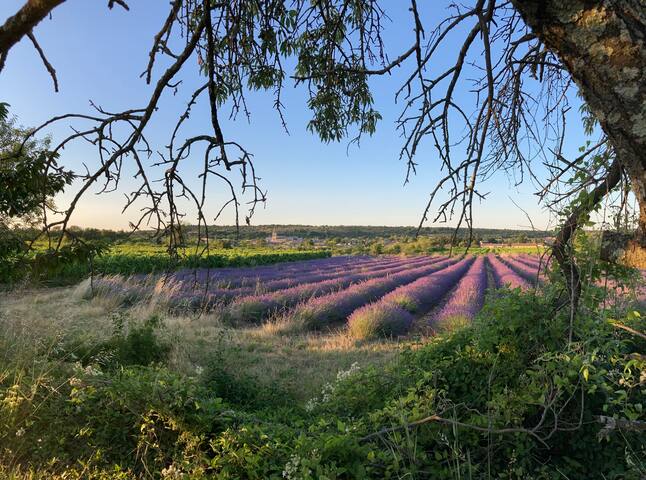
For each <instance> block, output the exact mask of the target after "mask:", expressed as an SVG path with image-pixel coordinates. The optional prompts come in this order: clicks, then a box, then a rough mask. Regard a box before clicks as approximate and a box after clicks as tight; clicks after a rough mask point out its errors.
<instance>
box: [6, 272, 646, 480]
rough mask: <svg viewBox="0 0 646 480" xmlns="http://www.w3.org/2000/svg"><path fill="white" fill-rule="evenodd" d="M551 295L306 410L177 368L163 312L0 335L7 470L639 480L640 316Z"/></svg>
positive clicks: (28, 473) (519, 297)
mask: <svg viewBox="0 0 646 480" xmlns="http://www.w3.org/2000/svg"><path fill="white" fill-rule="evenodd" d="M592 264H593V263H591V265H592ZM582 265H583V266H584V267H585V262H582ZM583 270H584V271H586V270H585V268H584V269H583ZM587 271H588V272H589V274H590V276H591V277H592V276H598V274H596V273H594V269H593V268H590V269H588V270H587ZM560 290H561V286H560V285H559V284H558V282H555V283H554V284H553V285H552V286H551V287H548V288H547V290H546V291H545V292H544V293H543V294H542V295H540V296H538V295H534V294H533V293H521V292H520V291H517V290H516V291H502V292H499V293H496V294H492V295H490V298H489V299H488V301H487V303H486V306H485V308H484V309H483V310H482V312H481V313H480V314H479V315H478V317H477V318H476V320H475V322H474V323H473V325H471V326H468V327H465V328H463V329H460V330H457V331H455V332H453V333H452V334H447V335H444V336H441V337H437V338H435V339H434V340H432V341H431V342H429V343H427V344H424V345H419V346H417V347H416V348H410V349H408V350H407V351H406V352H404V353H403V354H402V355H401V357H400V358H399V359H398V361H396V362H394V363H392V364H391V365H389V366H388V367H386V368H385V369H377V368H371V367H366V368H359V367H358V366H353V367H352V368H351V369H350V370H348V371H344V372H339V375H338V377H337V379H336V381H334V382H331V383H330V384H328V385H326V386H325V387H324V388H323V390H322V391H321V392H320V394H319V395H317V396H316V397H315V398H312V399H311V400H310V401H309V402H307V404H305V405H295V404H294V402H293V401H290V399H289V398H287V397H286V396H285V395H284V394H283V393H282V392H281V391H280V386H276V389H275V391H272V392H269V391H266V390H260V389H259V388H258V385H257V383H256V381H255V379H254V378H251V377H247V376H245V374H244V372H241V373H240V374H239V375H232V374H231V372H227V371H225V370H223V367H222V362H221V361H219V360H218V358H219V357H218V353H217V352H214V354H213V361H212V362H209V364H208V365H205V366H204V367H203V368H202V369H199V370H196V371H195V373H194V375H191V376H188V377H187V376H183V375H180V374H179V373H177V372H174V371H172V370H171V369H170V368H169V367H168V364H167V358H168V355H169V352H170V350H169V348H170V347H169V343H168V340H167V339H165V336H164V329H163V324H162V322H161V321H160V319H158V318H151V319H149V320H147V321H145V322H144V323H136V322H135V323H133V322H132V321H130V320H128V319H127V318H125V317H116V320H115V323H114V325H115V328H114V332H113V334H112V335H111V336H110V337H109V338H107V339H103V340H98V339H96V338H93V337H92V336H91V335H87V334H85V335H83V336H82V337H80V338H79V337H78V336H77V337H74V338H57V339H43V341H42V344H41V345H40V346H36V347H34V350H33V351H32V352H28V351H26V350H25V349H24V348H20V347H19V346H17V345H15V344H14V343H12V342H9V341H4V340H3V338H2V337H0V459H2V460H1V461H0V475H4V476H10V477H11V476H13V478H65V479H69V478H100V479H108V478H133V477H142V478H187V479H188V478H225V479H226V478H229V479H241V478H252V479H266V478H288V479H314V478H328V479H334V478H338V479H341V478H434V479H436V478H438V479H442V478H474V479H476V478H501V479H511V478H530V479H542V478H545V479H548V478H550V479H551V478H603V479H620V478H621V479H635V480H637V479H641V478H643V477H644V475H646V462H645V461H644V459H645V458H646V436H645V435H644V430H643V428H644V425H646V424H645V423H644V422H645V421H646V415H645V413H644V404H645V400H646V395H645V394H646V356H645V352H646V340H644V338H643V337H642V336H640V335H639V334H638V333H637V334H635V333H634V332H643V331H644V330H646V320H645V319H644V317H643V316H642V315H641V314H640V313H639V312H638V311H635V310H632V309H625V308H624V307H621V306H619V307H617V308H614V307H613V308H607V307H606V308H602V304H601V303H600V300H602V297H601V296H599V295H598V287H596V286H594V284H589V285H588V287H587V288H586V290H585V293H586V294H585V295H584V302H583V305H582V307H581V311H580V312H579V314H578V315H577V316H576V318H575V320H574V323H571V318H570V314H569V311H568V310H567V309H560V310H555V309H554V305H555V299H556V298H557V297H558V296H559V294H560ZM571 325H573V327H574V332H573V337H572V341H569V340H568V333H569V329H570V328H571ZM617 325H620V326H621V327H622V328H617ZM628 330H632V333H631V332H630V331H628ZM45 346H48V347H45Z"/></svg>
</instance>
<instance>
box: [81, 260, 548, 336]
mask: <svg viewBox="0 0 646 480" xmlns="http://www.w3.org/2000/svg"><path fill="white" fill-rule="evenodd" d="M545 268H546V267H545V262H542V263H541V260H540V259H539V258H538V257H536V256H532V255H527V254H519V255H507V256H496V255H494V254H487V255H481V256H473V255H467V256H465V257H456V256H454V257H448V256H440V255H438V256H416V257H398V256H380V257H369V256H338V257H332V258H325V259H316V260H306V261H298V262H290V263H283V264H279V265H269V266H260V267H249V268H222V269H192V270H180V271H177V272H174V273H172V274H168V275H162V276H159V275H158V276H150V275H148V276H146V275H135V276H132V277H128V278H126V277H122V276H105V277H102V278H100V279H98V280H96V281H95V282H94V284H93V290H94V294H95V295H101V296H105V297H111V298H118V299H120V301H122V302H124V303H135V302H139V301H150V302H153V303H155V304H156V305H158V306H159V305H161V306H164V307H166V308H168V309H169V310H171V311H185V310H190V311H203V310H208V311H215V312H218V313H219V314H220V315H221V317H222V318H223V319H224V320H225V321H227V322H229V323H230V324H233V325H261V324H271V325H273V328H274V330H276V331H281V332H287V333H289V332H305V331H327V330H331V329H338V328H346V329H347V331H348V332H349V334H350V335H351V336H352V337H354V338H374V337H380V336H381V337H384V336H385V337H390V336H399V335H405V334H408V333H409V332H411V331H413V330H417V331H431V332H433V331H436V330H438V329H440V330H441V329H446V328H450V327H451V326H454V325H457V324H465V323H468V322H470V321H471V320H472V319H473V317H474V316H475V315H476V314H477V313H478V312H479V311H480V309H481V308H482V306H483V304H484V302H485V293H486V292H487V290H496V289H500V288H503V287H507V288H519V289H521V290H524V291H526V290H531V289H537V288H540V287H541V285H542V284H543V283H544V282H545V281H546V276H545V273H546V272H545Z"/></svg>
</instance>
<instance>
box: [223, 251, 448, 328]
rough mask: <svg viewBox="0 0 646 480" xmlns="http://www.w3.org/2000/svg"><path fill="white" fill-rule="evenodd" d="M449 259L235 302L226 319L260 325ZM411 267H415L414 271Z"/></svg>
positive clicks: (434, 259)
mask: <svg viewBox="0 0 646 480" xmlns="http://www.w3.org/2000/svg"><path fill="white" fill-rule="evenodd" d="M443 258H445V257H426V258H422V259H421V260H417V261H415V262H408V263H404V264H402V265H400V266H398V267H396V268H392V267H391V268H387V269H378V270H374V271H367V272H360V273H351V274H348V275H344V276H340V277H337V278H334V279H331V280H326V281H323V282H312V283H303V284H300V285H297V286H295V287H291V288H287V289H284V290H278V291H276V292H271V293H265V294H259V295H249V296H246V297H240V298H237V299H235V300H234V301H233V302H232V303H231V304H230V305H229V306H228V307H227V309H226V316H227V318H229V319H230V320H232V321H235V322H240V321H259V320H261V319H263V318H266V317H267V316H269V315H270V314H271V313H273V312H276V311H277V310H280V309H284V308H288V307H291V306H294V305H296V304H298V303H299V302H303V301H305V300H308V299H310V298H312V297H319V296H321V295H328V294H330V293H331V292H334V291H335V290H340V289H342V288H347V287H349V286H350V285H352V284H353V283H357V282H361V281H370V280H371V279H375V280H376V279H380V278H394V277H396V276H397V275H401V274H402V273H401V272H402V271H404V273H406V272H414V271H417V270H419V269H424V268H427V267H428V265H434V264H436V263H440V262H441V261H442V259H443ZM411 267H414V268H413V269H412V270H411Z"/></svg>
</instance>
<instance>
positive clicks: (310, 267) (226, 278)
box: [173, 257, 392, 286]
mask: <svg viewBox="0 0 646 480" xmlns="http://www.w3.org/2000/svg"><path fill="white" fill-rule="evenodd" d="M388 260H392V258H388V259H386V261H388ZM380 261H384V260H382V259H375V258H371V257H331V258H327V259H317V260H305V261H301V262H286V263H281V264H274V265H267V266H261V267H247V268H238V269H236V268H228V269H192V270H188V269H186V270H180V271H178V272H175V273H174V274H173V279H174V280H177V281H194V282H196V283H205V282H207V281H208V282H212V283H213V284H214V285H216V286H220V285H231V286H243V285H244V284H249V283H252V284H253V283H255V282H256V281H257V280H258V279H259V280H264V279H268V278H271V279H276V278H280V277H286V276H290V275H298V274H303V273H307V272H312V271H325V270H335V269H339V268H344V267H348V266H359V265H369V264H372V263H375V262H380Z"/></svg>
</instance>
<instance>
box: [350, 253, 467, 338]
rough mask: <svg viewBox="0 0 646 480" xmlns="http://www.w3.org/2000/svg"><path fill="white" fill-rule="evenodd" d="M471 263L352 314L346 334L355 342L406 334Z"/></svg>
mask: <svg viewBox="0 0 646 480" xmlns="http://www.w3.org/2000/svg"><path fill="white" fill-rule="evenodd" d="M473 262H474V260H473V257H468V258H464V259H462V260H460V261H459V262H457V263H454V264H453V265H450V266H448V267H447V268H445V269H442V270H439V271H436V272H432V273H431V274H430V275H427V276H424V277H422V278H419V279H417V280H415V281H413V282H411V283H408V284H405V285H402V286H400V287H398V288H396V289H395V290H393V291H392V292H390V293H388V294H387V295H384V296H383V297H382V298H381V299H379V300H378V301H376V302H373V303H370V304H368V305H364V306H362V307H361V308H358V309H357V310H355V311H354V312H353V313H352V315H350V317H349V318H348V330H349V332H350V335H352V336H353V337H355V338H372V337H376V336H393V335H402V334H405V333H406V332H408V330H409V329H410V327H411V326H412V324H413V321H414V318H415V316H419V315H423V314H425V313H426V312H428V311H429V310H430V309H431V308H432V307H433V306H434V305H436V304H437V303H438V302H439V301H440V300H441V299H442V298H443V297H444V296H445V295H446V292H447V291H449V290H450V289H451V288H452V287H453V286H454V285H455V284H456V283H458V281H459V280H460V278H462V276H463V275H464V274H465V272H467V270H468V269H469V266H470V265H471V264H472V263H473Z"/></svg>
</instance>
